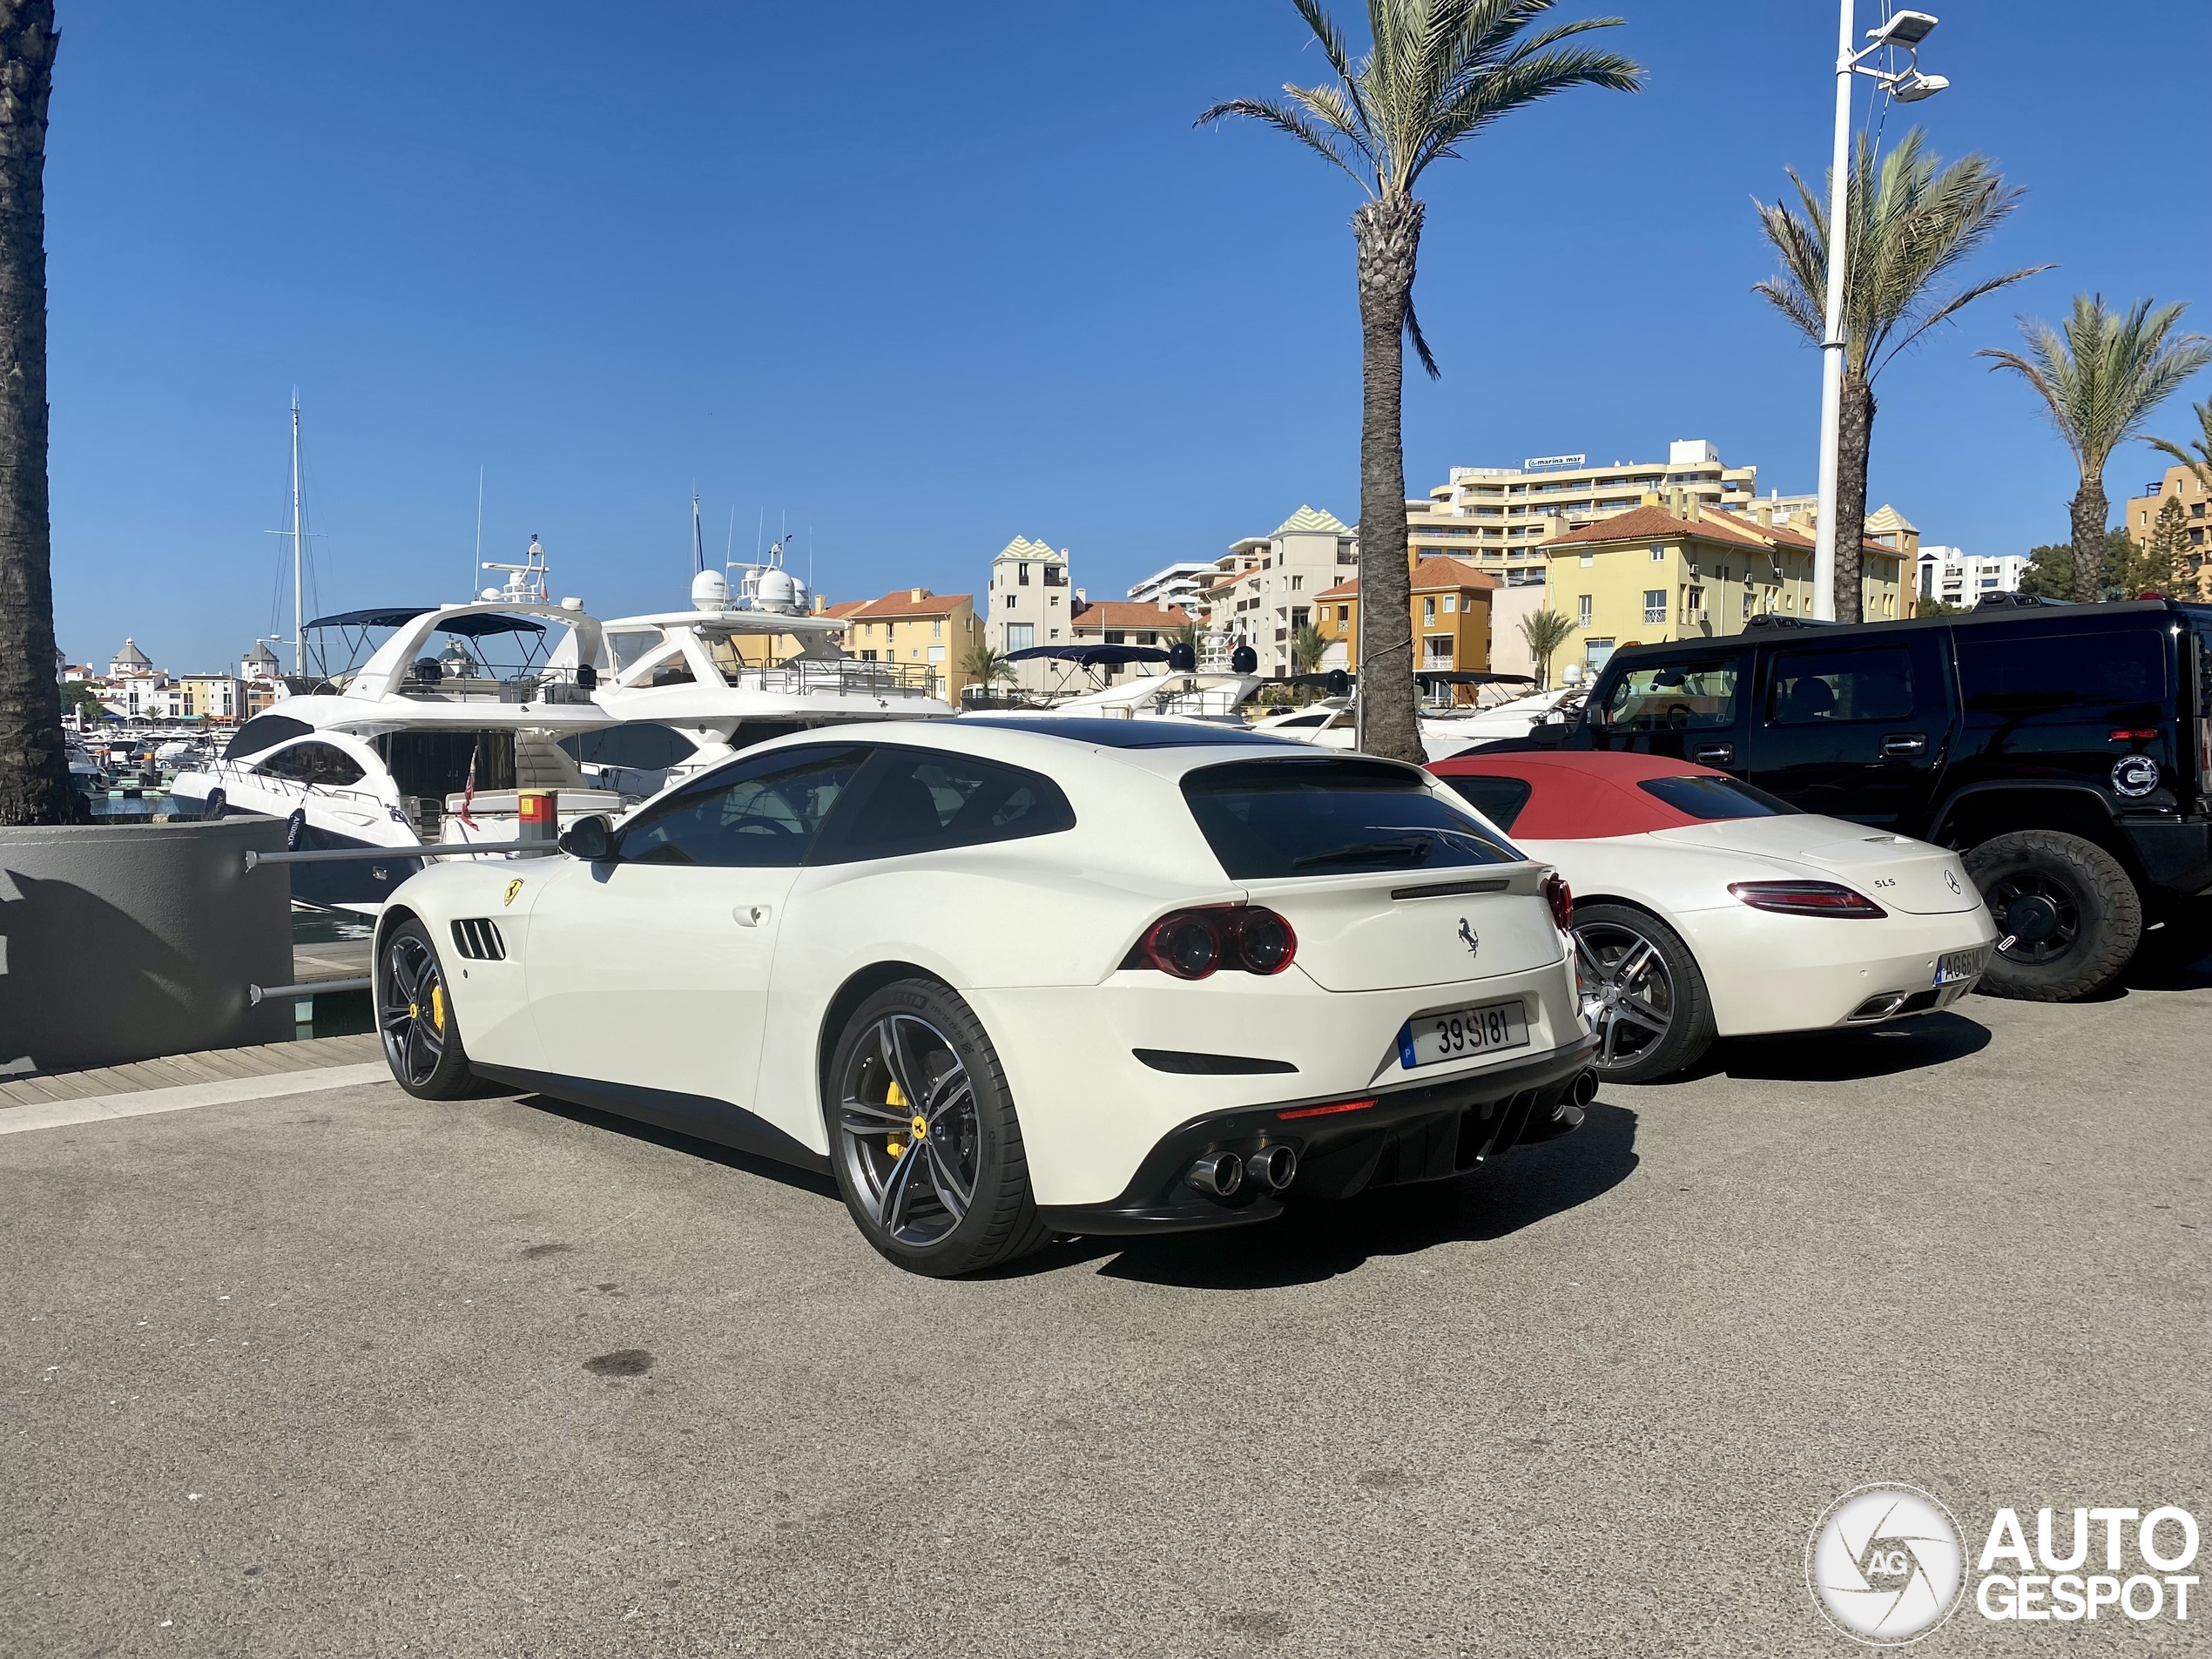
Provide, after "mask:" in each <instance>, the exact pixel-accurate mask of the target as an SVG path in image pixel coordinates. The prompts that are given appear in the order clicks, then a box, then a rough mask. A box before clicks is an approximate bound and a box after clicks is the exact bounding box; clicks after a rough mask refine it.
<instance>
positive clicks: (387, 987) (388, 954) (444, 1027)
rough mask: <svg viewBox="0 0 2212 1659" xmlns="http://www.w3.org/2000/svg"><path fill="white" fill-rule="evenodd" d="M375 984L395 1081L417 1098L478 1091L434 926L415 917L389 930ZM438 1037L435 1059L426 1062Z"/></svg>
mask: <svg viewBox="0 0 2212 1659" xmlns="http://www.w3.org/2000/svg"><path fill="white" fill-rule="evenodd" d="M370 985H371V987H372V995H373V996H374V1006H375V1010H376V1031H377V1035H378V1036H379V1038H380V1039H381V1042H382V1043H383V1046H384V1062H385V1063H386V1064H387V1065H388V1066H389V1067H391V1069H392V1081H393V1082H396V1083H397V1084H399V1086H400V1087H401V1089H405V1090H406V1091H407V1092H408V1094H410V1095H412V1096H415V1099H417V1100H460V1099H462V1097H464V1096H468V1095H471V1094H474V1093H475V1091H476V1089H477V1088H478V1083H477V1079H476V1074H475V1072H474V1071H472V1070H471V1069H469V1051H468V1049H465V1048H463V1047H462V1042H461V1026H460V1022H458V1021H457V1020H456V1019H455V1016H454V1011H453V1004H452V1002H451V1001H450V999H449V998H448V995H447V993H446V988H445V987H446V978H445V967H444V964H443V963H442V961H440V959H439V956H438V948H437V946H436V944H435V943H434V942H433V941H432V940H431V938H430V932H429V929H428V928H427V927H424V926H423V925H422V924H421V922H419V921H415V920H414V919H413V918H412V917H410V918H409V919H408V920H407V921H403V922H401V923H400V924H399V925H398V926H397V927H394V928H393V929H392V930H391V931H390V932H389V933H388V934H385V935H384V937H383V938H382V939H381V941H378V943H377V947H376V959H375V963H374V973H373V974H371V976H370ZM434 992H435V995H434ZM434 1042H435V1063H431V1064H428V1065H425V1064H423V1063H422V1062H423V1061H424V1060H425V1059H426V1058H427V1057H428V1054H429V1050H430V1045H431V1044H432V1043H434Z"/></svg>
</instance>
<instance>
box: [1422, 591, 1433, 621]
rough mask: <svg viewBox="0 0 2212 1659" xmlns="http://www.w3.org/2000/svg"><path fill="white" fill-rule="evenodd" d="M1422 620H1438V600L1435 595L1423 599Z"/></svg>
mask: <svg viewBox="0 0 2212 1659" xmlns="http://www.w3.org/2000/svg"><path fill="white" fill-rule="evenodd" d="M1421 620H1422V621H1423V622H1434V621H1435V620H1436V600H1435V598H1434V597H1428V598H1425V599H1423V600H1422V601H1421Z"/></svg>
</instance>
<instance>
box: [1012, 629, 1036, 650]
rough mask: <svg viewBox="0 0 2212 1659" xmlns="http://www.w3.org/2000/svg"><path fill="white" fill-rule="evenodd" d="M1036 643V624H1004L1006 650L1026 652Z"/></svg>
mask: <svg viewBox="0 0 2212 1659" xmlns="http://www.w3.org/2000/svg"><path fill="white" fill-rule="evenodd" d="M1036 643H1037V625H1036V624H1035V623H1033V622H1009V623H1008V624H1006V648H1007V650H1008V651H1028V650H1029V649H1030V648H1031V647H1032V646H1034V645H1035V644H1036Z"/></svg>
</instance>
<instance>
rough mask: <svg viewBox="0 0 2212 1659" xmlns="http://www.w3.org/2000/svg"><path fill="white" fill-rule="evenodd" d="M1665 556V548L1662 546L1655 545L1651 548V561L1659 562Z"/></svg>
mask: <svg viewBox="0 0 2212 1659" xmlns="http://www.w3.org/2000/svg"><path fill="white" fill-rule="evenodd" d="M1666 556H1667V550H1666V549H1665V548H1663V547H1655V548H1653V549H1652V550H1651V562H1652V563H1654V564H1657V563H1660V562H1661V561H1662V560H1663V559H1665V557H1666Z"/></svg>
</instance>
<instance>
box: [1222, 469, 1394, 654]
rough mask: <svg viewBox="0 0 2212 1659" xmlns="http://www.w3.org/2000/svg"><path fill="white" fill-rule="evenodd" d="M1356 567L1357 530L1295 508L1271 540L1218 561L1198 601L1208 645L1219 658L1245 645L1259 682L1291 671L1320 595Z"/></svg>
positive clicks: (1237, 546)
mask: <svg viewBox="0 0 2212 1659" xmlns="http://www.w3.org/2000/svg"><path fill="white" fill-rule="evenodd" d="M1358 569H1359V536H1358V533H1357V532H1356V531H1354V530H1353V529H1352V527H1351V526H1350V525H1349V524H1346V523H1345V522H1344V521H1343V520H1342V519H1340V518H1339V517H1338V516H1336V515H1335V514H1333V513H1331V512H1328V511H1326V510H1325V509H1319V508H1315V507H1300V508H1299V509H1298V511H1296V512H1295V513H1292V514H1291V516H1289V517H1288V518H1286V519H1285V520H1284V521H1283V522H1282V523H1280V524H1278V525H1277V526H1276V527H1275V529H1273V530H1272V531H1271V532H1270V533H1269V534H1268V535H1265V536H1247V537H1245V538H1244V540H1243V541H1241V542H1236V543H1231V546H1230V549H1229V554H1228V556H1227V557H1225V558H1224V559H1221V560H1219V561H1217V563H1216V566H1215V575H1214V579H1213V581H1212V583H1211V584H1210V585H1209V586H1208V587H1207V588H1206V589H1205V590H1204V593H1203V597H1202V600H1201V604H1202V605H1203V608H1204V620H1205V625H1206V627H1207V629H1208V631H1209V633H1210V635H1211V641H1210V643H1211V644H1213V645H1215V646H1216V647H1217V651H1220V652H1223V653H1225V652H1227V651H1234V650H1235V649H1236V648H1237V646H1238V645H1250V646H1251V648H1252V651H1253V653H1254V654H1255V655H1256V656H1257V657H1258V659H1259V668H1258V673H1259V674H1260V676H1261V677H1262V678H1266V679H1283V678H1287V677H1288V676H1290V675H1291V674H1294V673H1296V672H1297V671H1298V668H1297V665H1296V662H1295V660H1294V653H1293V651H1292V642H1294V641H1295V640H1296V639H1297V637H1298V630H1299V629H1301V628H1304V627H1306V626H1309V625H1314V626H1318V612H1317V610H1316V606H1317V604H1318V601H1319V596H1320V595H1321V593H1322V592H1323V590H1325V589H1329V588H1333V587H1335V586H1337V585H1338V584H1339V583H1341V582H1342V581H1343V580H1344V579H1345V577H1346V576H1348V575H1350V574H1351V573H1352V572H1353V571H1356V570H1358Z"/></svg>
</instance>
